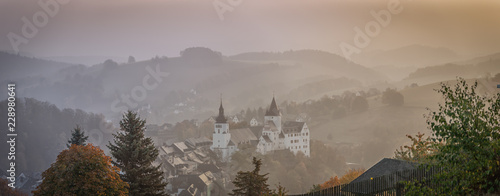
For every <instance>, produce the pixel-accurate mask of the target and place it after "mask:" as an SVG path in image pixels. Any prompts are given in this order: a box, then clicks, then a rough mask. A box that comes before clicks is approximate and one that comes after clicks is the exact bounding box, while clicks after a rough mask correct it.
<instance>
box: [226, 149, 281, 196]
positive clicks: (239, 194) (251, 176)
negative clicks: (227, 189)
mask: <svg viewBox="0 0 500 196" xmlns="http://www.w3.org/2000/svg"><path fill="white" fill-rule="evenodd" d="M252 163H253V165H254V166H255V168H254V170H253V171H246V172H244V171H239V172H238V174H237V175H236V178H235V179H234V181H233V184H234V186H235V187H236V188H235V189H234V190H233V192H232V193H230V194H229V195H234V196H260V195H269V194H271V190H270V189H269V185H268V184H267V179H268V178H267V175H268V174H259V172H260V166H261V165H262V161H261V160H260V159H257V158H255V157H253V161H252Z"/></svg>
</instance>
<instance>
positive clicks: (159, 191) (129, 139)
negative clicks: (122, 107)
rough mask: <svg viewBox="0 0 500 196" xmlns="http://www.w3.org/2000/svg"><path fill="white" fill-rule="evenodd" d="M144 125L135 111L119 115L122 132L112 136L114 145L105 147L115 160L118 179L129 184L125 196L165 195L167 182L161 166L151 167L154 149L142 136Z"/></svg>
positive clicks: (148, 139)
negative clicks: (118, 169) (120, 171)
mask: <svg viewBox="0 0 500 196" xmlns="http://www.w3.org/2000/svg"><path fill="white" fill-rule="evenodd" d="M145 124H146V121H145V120H142V119H140V118H139V117H138V116H137V113H135V112H132V111H128V112H127V113H126V114H125V115H123V119H122V120H121V121H120V128H121V130H122V131H120V132H118V133H117V134H113V136H114V137H115V138H114V144H111V143H109V145H108V148H109V149H110V150H111V154H112V155H113V157H114V158H115V160H116V161H113V164H114V165H116V166H117V167H118V168H120V169H121V170H122V171H123V173H122V174H120V177H121V178H122V179H123V181H125V182H127V183H128V184H129V185H130V188H129V195H131V196H136V195H148V196H149V195H168V194H166V193H165V191H164V189H165V186H166V185H167V183H166V182H165V181H164V177H163V172H162V171H161V170H160V167H161V165H159V166H153V165H152V163H153V161H154V160H155V159H156V158H157V157H158V149H156V148H155V146H154V144H153V140H152V139H151V138H146V137H145V136H144V131H145V126H144V125H145Z"/></svg>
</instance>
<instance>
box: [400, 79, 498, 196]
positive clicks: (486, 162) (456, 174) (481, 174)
mask: <svg viewBox="0 0 500 196" xmlns="http://www.w3.org/2000/svg"><path fill="white" fill-rule="evenodd" d="M477 89H478V83H477V82H475V83H474V84H473V85H469V84H468V83H467V82H466V81H465V80H464V79H458V83H457V84H456V85H455V86H454V87H451V86H449V85H446V84H442V85H441V89H439V90H438V92H439V93H441V94H442V95H443V98H444V105H442V104H440V105H439V110H438V111H432V112H431V113H430V115H429V116H428V117H429V118H428V120H427V124H428V125H429V127H430V129H431V131H432V136H433V137H432V140H433V142H435V143H442V145H439V146H437V151H436V153H434V154H433V155H432V156H429V159H428V161H429V163H430V164H431V165H433V166H436V167H439V168H441V169H442V171H443V172H440V173H438V174H436V175H435V176H434V177H433V178H432V181H433V182H434V183H435V184H438V186H437V187H429V186H426V185H425V184H420V182H411V183H409V184H408V186H407V189H408V194H409V195H421V194H424V195H427V194H430V193H433V194H438V195H441V194H443V195H450V194H451V195H470V194H473V195H475V194H485V193H499V192H500V94H497V95H495V96H492V97H486V96H483V95H480V94H478V91H477Z"/></svg>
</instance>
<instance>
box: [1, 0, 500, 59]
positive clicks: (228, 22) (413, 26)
mask: <svg viewBox="0 0 500 196" xmlns="http://www.w3.org/2000/svg"><path fill="white" fill-rule="evenodd" d="M45 1H47V0H29V1H28V0H27V1H24V0H23V1H19V0H0V35H1V38H0V50H10V51H12V50H13V49H12V46H11V44H10V41H9V39H8V37H7V35H8V33H9V32H12V33H15V34H17V35H21V36H22V27H23V25H24V22H23V21H22V18H23V17H26V18H27V19H28V20H29V21H33V15H35V14H36V13H37V12H41V11H43V9H42V8H41V7H39V6H38V2H45ZM391 1H394V0H391ZM214 2H216V1H213V0H104V1H103V0H80V1H77V0H72V1H71V0H70V2H69V3H67V4H65V5H61V7H60V10H59V11H58V12H57V14H56V15H55V16H54V17H49V19H48V23H47V24H46V25H45V26H42V27H40V28H38V33H36V34H35V36H34V37H33V38H29V39H27V40H28V42H27V44H24V43H23V44H21V45H20V46H19V48H20V51H22V52H26V53H30V54H33V55H35V56H64V55H70V56H78V55H105V56H128V55H133V56H136V57H137V58H150V57H152V56H154V55H166V56H177V55H178V54H179V51H180V50H183V49H185V48H187V47H193V46H204V47H209V48H212V49H214V50H217V51H221V52H222V53H223V54H226V55H231V54H237V53H241V52H249V51H284V50H289V49H320V50H325V51H330V52H335V53H340V49H339V44H340V43H341V42H346V43H350V44H352V43H353V39H354V36H355V35H354V30H353V29H354V27H360V28H361V29H364V26H365V24H366V23H368V22H370V21H374V20H375V19H374V18H373V16H371V14H370V11H372V10H373V11H376V12H378V11H380V10H382V9H387V4H388V3H389V2H390V1H389V0H328V1H327V0H316V1H306V0H272V1H270V0H241V4H239V5H236V6H231V4H230V2H237V1H236V0H233V1H228V0H219V2H220V3H223V4H225V5H228V6H231V9H233V10H232V11H227V12H225V13H224V14H223V17H224V20H221V19H220V18H219V16H218V14H217V11H216V9H215V8H214V5H213V4H214ZM399 3H400V6H401V7H402V9H403V11H402V12H401V13H399V14H397V15H392V17H391V22H390V24H389V25H388V26H387V27H382V28H381V31H380V34H378V35H377V36H374V37H373V38H372V39H371V40H372V41H371V43H370V44H369V45H368V47H366V48H365V49H363V50H375V49H391V48H396V47H401V46H406V45H411V44H423V45H431V46H443V47H448V48H451V49H453V50H455V51H457V52H459V53H462V54H470V53H474V54H486V53H493V52H499V51H500V36H499V35H500V2H499V1H497V0H470V1H465V0H439V1H437V0H418V1H417V0H414V1H409V0H401V1H399Z"/></svg>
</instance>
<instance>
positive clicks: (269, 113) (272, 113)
mask: <svg viewBox="0 0 500 196" xmlns="http://www.w3.org/2000/svg"><path fill="white" fill-rule="evenodd" d="M266 116H281V113H280V110H279V109H278V105H277V104H276V99H275V98H274V92H273V101H272V102H271V106H270V107H269V110H267V111H266Z"/></svg>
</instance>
